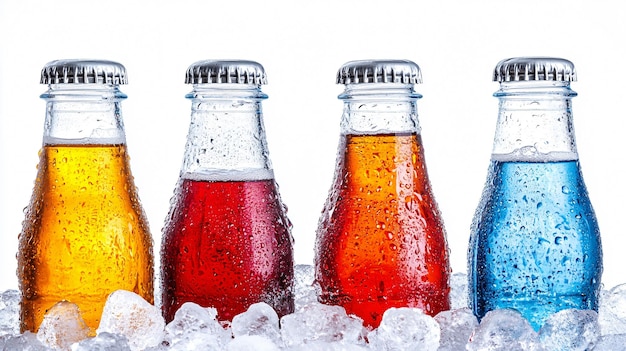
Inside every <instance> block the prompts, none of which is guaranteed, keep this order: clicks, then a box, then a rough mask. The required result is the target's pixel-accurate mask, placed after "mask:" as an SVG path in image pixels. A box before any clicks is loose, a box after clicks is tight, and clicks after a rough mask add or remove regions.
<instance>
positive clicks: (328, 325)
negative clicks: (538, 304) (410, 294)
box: [0, 265, 626, 351]
mask: <svg viewBox="0 0 626 351" xmlns="http://www.w3.org/2000/svg"><path fill="white" fill-rule="evenodd" d="M451 280H452V281H451V287H452V291H451V298H452V310H450V311H446V312H442V313H440V314H438V315H437V316H435V317H434V318H433V317H430V316H427V315H425V314H423V313H422V312H421V311H420V310H419V309H414V308H392V309H389V310H388V311H387V312H386V313H385V314H384V315H383V319H382V322H381V324H380V326H379V327H378V328H377V329H374V330H370V329H367V328H364V327H363V323H362V320H361V319H359V318H357V317H355V316H349V315H347V314H346V312H345V310H344V309H343V308H341V307H337V306H325V305H322V304H319V303H317V300H316V297H315V291H314V288H313V287H312V285H311V283H312V281H313V269H312V267H311V266H308V265H298V266H297V267H296V311H295V312H294V313H292V314H290V315H287V316H284V317H282V318H280V319H279V318H278V316H277V315H276V312H274V310H273V309H272V308H271V307H270V306H269V305H267V304H264V303H258V304H255V305H252V306H251V307H250V308H249V309H248V311H247V312H245V313H242V314H240V315H238V316H236V317H235V318H234V319H233V321H232V322H231V323H225V322H219V321H217V320H216V311H215V309H214V308H203V307H200V306H198V305H196V304H193V303H187V304H185V305H183V306H182V307H181V308H180V310H179V311H178V312H177V313H176V317H175V319H174V320H173V321H172V322H171V323H169V324H167V325H166V324H165V322H164V320H163V318H162V317H161V313H160V311H159V309H158V308H156V307H155V306H153V305H151V304H149V303H147V302H146V301H145V300H143V299H142V298H141V297H139V296H138V295H136V294H134V293H131V292H127V291H122V290H120V291H116V292H114V293H112V294H111V295H110V297H109V299H108V300H107V303H106V305H105V308H104V311H103V314H102V318H101V323H100V326H99V328H98V330H97V336H96V337H92V338H90V337H88V328H87V327H86V326H85V324H84V322H83V321H82V319H81V318H80V316H79V312H78V308H77V307H76V305H74V304H72V303H69V302H61V303H59V304H57V305H55V306H54V307H53V308H52V309H51V310H50V311H49V312H48V314H47V315H46V316H45V318H44V321H43V323H42V324H41V327H40V329H39V332H38V333H37V334H33V333H30V332H26V333H23V334H20V333H19V326H18V324H19V323H18V318H19V316H18V312H19V293H18V292H17V291H15V290H8V291H5V292H4V293H2V294H1V295H0V349H1V350H22V351H48V350H71V351H87V350H89V351H136V350H146V351H168V350H169V351H183V350H184V351H194V350H203V351H217V350H220V351H221V350H226V351H248V350H257V351H278V350H288V351H300V350H307V351H317V350H320V351H321V350H324V351H326V350H328V351H358V350H363V351H366V350H377V351H387V350H388V351H391V350H394V351H395V350H421V351H431V350H432V351H459V350H469V351H474V350H488V351H495V350H506V351H516V350H533V351H548V350H594V351H603V350H611V351H619V350H626V284H624V285H619V286H617V287H615V288H613V289H612V290H610V291H606V290H605V291H603V292H602V298H601V304H600V312H599V313H596V312H594V311H581V310H565V311H561V312H559V313H556V314H554V315H553V316H551V317H550V318H549V320H548V321H547V322H546V323H545V325H544V326H543V328H542V329H541V330H540V331H539V332H535V331H534V330H533V329H532V328H531V326H530V324H529V323H528V322H527V321H526V320H525V319H523V318H522V317H521V315H520V314H519V313H517V312H515V311H512V310H500V311H492V312H490V313H489V314H487V316H485V318H483V320H482V322H481V323H480V324H479V323H478V321H477V320H476V318H475V317H474V316H473V315H472V313H471V311H470V310H469V309H468V308H467V307H466V292H467V290H466V284H465V281H466V277H465V275H464V274H455V275H453V276H452V279H451Z"/></svg>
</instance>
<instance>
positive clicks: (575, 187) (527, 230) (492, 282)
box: [470, 160, 602, 330]
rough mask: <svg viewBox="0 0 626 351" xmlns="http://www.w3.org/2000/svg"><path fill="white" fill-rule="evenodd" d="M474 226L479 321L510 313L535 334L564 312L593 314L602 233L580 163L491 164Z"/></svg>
mask: <svg viewBox="0 0 626 351" xmlns="http://www.w3.org/2000/svg"><path fill="white" fill-rule="evenodd" d="M488 179H489V181H488V183H489V185H488V186H487V187H486V189H485V191H484V193H483V198H482V200H481V204H480V206H479V209H478V211H477V215H476V216H477V217H476V218H475V220H474V223H475V224H474V228H473V232H472V241H471V243H470V247H471V248H472V249H473V254H472V257H471V258H470V259H471V261H472V264H471V266H470V267H471V268H470V275H471V278H472V283H471V284H470V294H471V295H470V296H472V305H473V309H474V311H475V313H476V314H477V315H478V316H481V317H482V316H484V315H485V313H487V312H488V311H490V310H493V309H498V308H514V309H516V310H518V311H520V312H521V313H522V315H524V316H525V317H526V318H527V319H528V320H529V322H530V323H531V325H532V326H533V327H534V328H535V329H537V330H538V329H539V328H540V327H541V326H542V325H543V322H544V321H545V319H546V318H547V317H548V316H550V315H551V314H553V313H556V312H558V311H560V310H563V309H568V308H576V309H593V310H597V309H598V305H597V304H598V292H599V289H600V279H598V277H599V276H600V274H601V272H602V265H601V262H602V252H601V244H600V234H599V233H600V232H599V228H598V223H597V221H596V218H595V215H594V211H593V208H592V206H591V202H590V200H589V196H588V194H587V189H586V187H585V184H584V181H583V178H582V175H581V172H580V167H579V163H578V161H577V160H567V161H552V162H550V161H546V162H519V161H509V162H507V161H492V164H491V167H490V170H489V176H488Z"/></svg>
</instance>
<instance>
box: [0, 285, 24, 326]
mask: <svg viewBox="0 0 626 351" xmlns="http://www.w3.org/2000/svg"><path fill="white" fill-rule="evenodd" d="M20 299H21V295H20V292H19V291H17V290H7V291H5V292H3V293H2V294H0V335H6V334H10V335H16V334H19V333H20Z"/></svg>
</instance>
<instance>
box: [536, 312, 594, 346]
mask: <svg viewBox="0 0 626 351" xmlns="http://www.w3.org/2000/svg"><path fill="white" fill-rule="evenodd" d="M599 337H600V325H599V324H598V314H597V313H596V311H592V310H576V309H566V310H562V311H559V312H557V313H555V314H553V315H551V316H550V317H548V319H546V321H545V323H544V325H543V327H541V329H540V330H539V338H540V339H541V343H542V344H543V347H544V348H545V349H546V351H560V350H568V351H577V350H579V351H585V350H591V349H592V348H593V345H594V344H595V343H596V342H597V341H598V338H599Z"/></svg>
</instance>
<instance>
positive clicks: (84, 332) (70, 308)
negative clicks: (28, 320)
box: [37, 301, 89, 350]
mask: <svg viewBox="0 0 626 351" xmlns="http://www.w3.org/2000/svg"><path fill="white" fill-rule="evenodd" d="M87 337H89V327H88V326H87V324H85V321H84V320H83V317H82V316H81V314H80V310H79V308H78V306H77V305H76V304H74V303H72V302H69V301H60V302H57V303H56V304H55V305H54V306H52V307H51V308H50V309H49V310H48V312H46V314H45V315H44V317H43V321H42V322H41V325H40V326H39V331H38V332H37V339H39V341H41V343H42V344H43V345H46V346H48V347H50V348H54V349H59V350H69V348H70V346H71V345H72V344H73V343H75V342H79V341H81V340H83V339H86V338H87Z"/></svg>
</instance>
